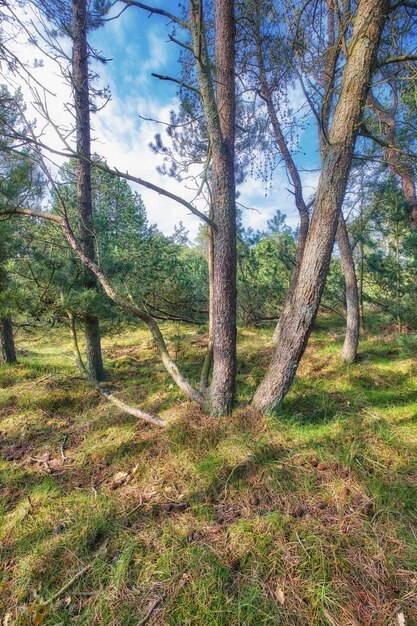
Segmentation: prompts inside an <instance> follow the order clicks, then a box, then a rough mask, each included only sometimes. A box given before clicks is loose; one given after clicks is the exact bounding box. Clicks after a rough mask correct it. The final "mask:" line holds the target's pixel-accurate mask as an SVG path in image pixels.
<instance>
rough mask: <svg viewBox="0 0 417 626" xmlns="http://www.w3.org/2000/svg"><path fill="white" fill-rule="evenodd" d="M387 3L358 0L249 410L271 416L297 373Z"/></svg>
mask: <svg viewBox="0 0 417 626" xmlns="http://www.w3.org/2000/svg"><path fill="white" fill-rule="evenodd" d="M388 7H389V3H388V2H387V1H386V0H360V2H359V5H358V9H357V13H356V17H355V22H354V27H353V33H352V40H351V43H350V46H349V54H348V57H347V60H346V64H345V67H344V70H343V78H342V86H341V93H340V96H339V99H338V102H337V105H336V108H335V112H334V116H333V119H332V123H331V127H330V132H329V136H328V143H327V145H326V146H325V147H323V150H322V153H323V162H322V172H321V176H320V180H319V184H318V189H317V196H316V206H315V210H314V212H313V216H312V218H311V223H310V229H309V233H308V236H307V241H306V245H305V249H304V255H303V259H302V262H301V268H300V273H299V278H298V281H297V284H296V286H295V289H294V290H293V292H292V293H290V294H289V296H288V298H287V301H286V304H285V307H284V310H283V312H282V314H281V317H280V320H279V323H278V332H277V335H278V336H277V345H276V347H275V349H274V353H273V356H272V360H271V364H270V366H269V368H268V370H267V373H266V375H265V378H264V379H263V381H262V382H261V384H260V385H259V387H258V389H257V391H256V393H255V395H254V398H253V405H254V406H255V407H256V408H257V409H259V410H262V411H272V410H274V409H276V408H277V407H278V406H279V404H280V403H281V401H282V399H283V398H284V396H285V395H286V393H287V392H288V390H289V388H290V386H291V383H292V381H293V379H294V376H295V374H296V371H297V368H298V364H299V362H300V359H301V357H302V355H303V353H304V350H305V347H306V345H307V341H308V338H309V335H310V332H311V329H312V325H313V322H314V320H315V317H316V314H317V310H318V307H319V304H320V299H321V296H322V293H323V289H324V285H325V280H326V276H327V273H328V269H329V263H330V256H331V252H332V248H333V243H334V238H335V234H336V228H337V222H338V217H339V212H340V210H341V206H342V202H343V199H344V195H345V190H346V183H347V179H348V175H349V170H350V166H351V162H352V155H353V148H354V143H355V139H356V134H357V128H358V124H359V121H360V118H361V114H362V109H363V106H364V104H365V101H366V97H367V94H368V90H369V84H370V79H371V73H372V67H373V63H374V60H375V56H376V52H377V50H378V45H379V40H380V36H381V33H382V29H383V26H384V23H385V20H386V16H387V13H388Z"/></svg>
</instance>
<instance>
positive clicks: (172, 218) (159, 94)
mask: <svg viewBox="0 0 417 626" xmlns="http://www.w3.org/2000/svg"><path fill="white" fill-rule="evenodd" d="M168 4H172V3H167V0H159V1H155V0H154V6H157V5H159V6H168ZM16 11H18V9H17V8H16ZM19 11H20V12H19V16H20V17H21V18H23V19H24V20H25V21H26V22H27V21H28V20H33V19H34V16H33V14H32V13H31V12H30V10H28V12H26V13H25V14H24V13H23V12H22V11H21V10H19ZM118 12H120V7H118V6H117V5H116V6H115V7H114V8H113V10H112V14H111V16H112V15H115V14H116V13H118ZM8 28H9V29H10V27H8ZM168 32H169V26H168V25H167V19H165V18H163V17H159V16H155V15H152V16H150V15H149V14H148V13H146V12H144V11H142V10H139V9H137V8H135V7H129V8H128V9H127V10H126V11H124V12H123V14H122V15H120V17H118V18H117V19H114V20H111V21H108V22H107V23H106V25H105V26H104V27H103V28H100V29H99V30H97V31H94V32H93V33H91V35H90V42H91V44H92V46H93V47H94V48H96V49H97V50H98V51H100V52H101V53H102V54H103V56H104V57H106V58H110V59H112V60H111V61H109V62H108V63H106V64H105V65H102V64H100V66H99V67H98V68H97V69H98V71H99V73H100V78H99V80H98V83H97V86H101V87H102V86H108V87H109V88H110V92H111V100H110V101H109V103H108V104H107V105H106V106H105V107H104V108H103V109H102V110H101V111H99V112H98V113H96V114H94V115H93V117H92V126H93V138H94V144H93V150H94V151H95V152H96V153H98V154H100V155H102V156H103V157H105V158H106V160H107V161H108V163H109V165H111V166H113V167H116V168H118V169H119V170H122V171H128V172H129V173H130V174H133V175H136V176H139V177H141V178H144V179H147V180H149V181H151V182H153V183H155V184H157V185H160V186H164V187H166V188H168V189H169V190H170V191H172V192H174V193H176V194H178V195H181V196H183V197H184V198H186V199H187V200H191V199H192V198H193V197H194V193H193V192H192V191H191V190H189V189H187V188H186V186H185V185H184V184H180V183H177V182H175V181H173V180H172V179H170V178H168V177H166V176H162V175H161V174H159V173H158V172H157V169H156V167H157V165H158V163H160V160H159V159H158V157H157V156H155V155H154V154H153V152H152V151H151V149H150V147H149V144H150V142H151V141H152V140H153V138H154V135H155V133H156V132H161V133H162V134H163V133H164V126H161V125H157V124H155V123H153V122H148V121H144V120H143V119H141V116H142V117H145V118H155V119H158V120H160V121H161V122H164V121H165V122H167V121H168V119H169V112H170V110H172V109H175V108H176V107H177V103H178V100H177V95H176V87H175V85H174V84H173V83H170V82H167V81H160V80H158V79H156V78H154V77H152V76H151V73H152V72H156V73H160V74H168V75H171V76H178V74H179V67H178V63H177V56H178V48H177V46H176V45H175V44H174V43H171V42H169V41H168ZM13 40H14V46H15V52H16V54H17V55H18V56H19V58H21V59H22V60H26V61H27V62H28V63H29V65H30V66H32V68H33V69H31V73H32V76H33V78H32V79H31V83H32V86H35V87H36V82H35V80H34V79H36V80H38V81H39V82H40V83H42V84H43V85H45V86H46V87H47V88H48V89H49V91H50V92H51V93H50V94H43V93H42V98H45V101H46V102H47V106H48V111H49V115H50V117H51V119H53V120H54V123H55V124H56V125H58V126H59V125H61V126H65V125H68V124H69V116H68V112H67V106H66V103H68V102H69V101H70V92H69V88H68V85H67V84H66V83H65V80H63V78H62V77H61V75H60V70H59V68H58V67H57V65H56V64H55V63H54V61H53V60H52V59H51V58H49V57H48V56H47V55H45V54H44V53H43V50H46V46H45V45H43V44H42V43H40V46H39V47H38V48H35V47H34V46H33V45H31V44H29V43H28V37H27V34H25V33H22V32H19V33H16V32H15V33H13ZM62 45H63V47H67V46H68V45H69V44H68V42H65V41H62ZM39 48H41V49H39ZM67 49H68V48H67ZM35 59H37V60H42V66H41V67H33V66H34V65H37V66H39V63H35ZM22 89H23V93H24V97H25V100H26V101H27V103H28V110H27V116H28V117H29V118H31V119H33V118H34V117H36V119H37V127H38V130H39V129H41V128H42V129H43V128H44V126H45V123H44V121H43V120H42V116H41V115H40V114H39V111H36V109H35V108H34V107H33V105H32V104H30V103H31V102H32V101H33V93H30V91H29V90H28V88H27V86H25V85H23V87H22ZM301 100H302V96H301V93H300V92H299V91H298V90H297V89H295V90H294V91H293V92H292V93H291V94H290V101H291V104H292V105H293V106H294V109H297V108H298V106H299V103H300V101H301ZM315 136H316V129H315V128H314V124H311V126H309V127H307V128H306V129H305V130H304V131H303V132H302V134H301V136H300V138H299V145H300V148H301V149H300V151H299V154H298V155H297V156H296V159H297V160H298V163H299V164H300V165H302V166H303V168H305V169H306V171H305V172H303V173H302V179H303V184H304V189H305V195H306V197H307V198H308V197H309V196H310V194H311V193H312V192H313V191H314V188H315V185H316V182H317V178H318V173H317V172H316V171H311V170H313V169H314V168H315V167H317V151H316V141H315ZM43 139H44V142H45V143H47V144H48V145H51V146H53V147H55V148H56V149H60V148H62V142H61V141H60V140H59V138H58V137H57V135H56V133H55V132H54V130H53V128H51V127H50V126H49V127H47V126H45V130H44V136H43ZM54 161H55V163H56V164H58V165H59V164H60V159H59V158H57V157H54ZM61 162H62V161H61ZM53 167H54V166H53V165H52V168H53ZM288 188H290V184H289V181H288V178H287V175H286V172H285V169H284V168H283V167H279V168H278V169H277V170H276V171H275V173H274V176H273V180H272V186H271V187H270V186H269V184H268V187H267V188H266V186H265V183H264V182H263V181H262V180H260V179H257V178H255V177H252V178H251V177H249V178H248V179H247V180H246V181H245V182H244V184H243V185H241V187H240V188H239V191H240V198H239V201H240V202H241V203H242V205H245V206H246V207H251V208H252V209H255V210H244V211H243V221H244V224H245V225H246V226H251V227H253V228H263V227H264V226H265V225H266V222H267V220H268V219H270V218H271V217H272V215H273V214H274V213H275V211H276V210H277V209H279V210H280V211H282V212H283V213H285V214H286V215H287V222H288V223H289V224H290V225H291V226H294V227H295V226H296V225H297V223H298V220H297V213H296V210H295V207H294V202H293V196H292V195H291V193H290V192H289V191H287V189H288ZM137 191H139V192H140V193H141V195H142V198H143V200H144V202H145V205H146V208H147V212H148V216H149V221H150V222H151V223H157V225H158V227H159V228H160V229H161V230H162V231H163V232H164V233H166V234H171V233H172V231H173V227H174V225H175V224H178V223H179V221H180V220H182V221H183V223H184V224H185V225H186V227H187V229H189V231H190V238H191V239H192V238H193V237H194V236H195V234H196V232H197V229H198V225H199V220H198V218H196V217H194V216H192V215H189V214H187V211H186V209H184V208H183V207H181V206H180V205H178V204H176V203H174V202H173V201H170V200H167V199H165V198H163V197H161V196H158V195H157V194H155V193H154V192H152V191H149V190H146V189H145V188H140V187H137ZM199 208H202V209H203V208H204V207H203V206H201V207H199Z"/></svg>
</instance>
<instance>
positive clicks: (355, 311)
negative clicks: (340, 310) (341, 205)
mask: <svg viewBox="0 0 417 626" xmlns="http://www.w3.org/2000/svg"><path fill="white" fill-rule="evenodd" d="M336 237H337V243H338V245H339V252H340V260H341V263H342V269H343V275H344V278H345V291H346V334H345V341H344V344H343V348H342V351H341V357H342V359H343V361H345V362H346V363H353V362H354V361H355V360H356V356H357V351H358V343H359V327H360V314H359V292H358V283H357V280H356V271H355V263H354V261H353V254H352V248H351V245H350V241H349V235H348V231H347V228H346V222H345V219H344V217H343V215H342V214H340V216H339V223H338V227H337V234H336Z"/></svg>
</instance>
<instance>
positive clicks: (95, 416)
mask: <svg viewBox="0 0 417 626" xmlns="http://www.w3.org/2000/svg"><path fill="white" fill-rule="evenodd" d="M323 325H324V328H323V329H322V330H319V331H318V332H316V334H315V336H314V337H313V340H312V342H311V345H310V347H309V349H308V351H307V354H306V356H305V358H304V360H303V364H302V367H301V371H300V376H299V379H298V381H297V382H296V384H295V385H294V388H293V390H292V391H291V393H290V395H289V397H288V398H287V400H286V401H285V403H284V406H283V407H282V409H281V410H280V412H279V414H278V415H276V416H275V417H273V418H269V419H264V418H263V417H262V416H260V415H257V414H256V413H254V412H252V411H251V410H250V409H248V408H246V407H245V405H244V404H245V400H246V399H247V398H248V397H249V396H250V394H251V393H252V391H253V389H254V386H255V385H256V383H257V381H258V380H259V378H260V376H261V375H262V368H263V366H264V364H265V363H266V362H267V358H268V351H269V349H268V337H269V331H268V332H267V331H266V330H259V331H254V330H244V331H241V332H240V355H239V356H240V362H241V366H240V370H239V400H240V402H241V405H240V407H238V408H237V409H236V411H235V413H234V415H233V416H232V418H230V419H213V418H210V417H207V416H204V415H202V414H201V413H200V412H199V411H198V410H197V409H196V408H195V407H194V406H193V405H192V404H190V403H186V402H184V401H183V399H182V397H181V395H180V394H179V392H178V391H177V390H176V388H174V387H173V386H172V385H171V384H170V381H169V380H168V378H167V376H166V374H165V372H164V371H163V369H162V368H161V366H160V365H159V363H158V362H157V360H156V357H155V354H154V351H153V348H152V346H151V344H150V343H149V338H148V336H147V335H146V333H145V332H144V331H143V332H142V331H131V330H126V332H124V333H123V334H121V335H119V336H118V337H108V338H107V339H106V341H105V356H106V359H107V363H108V365H109V369H110V371H111V375H112V379H113V381H114V382H116V383H117V386H118V387H119V388H120V393H123V395H124V397H126V398H128V399H129V400H130V401H131V402H135V401H136V402H138V403H140V405H141V406H142V407H143V408H145V409H147V410H153V411H158V412H159V413H160V414H161V415H163V416H164V417H165V418H166V419H169V420H170V422H171V425H170V427H169V428H168V429H167V430H166V431H163V432H161V431H159V430H157V429H156V428H153V427H151V426H148V425H144V424H138V423H137V422H135V421H134V420H133V419H132V418H130V417H129V416H125V415H123V414H120V413H118V412H117V411H116V410H115V409H114V408H112V407H109V406H108V405H107V404H105V403H104V402H103V401H102V400H101V399H100V398H98V397H97V395H96V393H95V392H94V391H93V390H92V389H90V388H89V387H88V385H86V383H85V382H84V381H82V380H81V379H80V378H78V377H77V375H76V371H75V369H74V365H73V363H72V362H71V359H70V352H69V344H68V342H67V339H66V337H63V336H62V331H58V330H57V331H54V332H55V334H54V335H53V336H51V335H50V336H49V337H48V338H43V339H42V340H39V338H37V337H31V336H25V337H24V338H23V339H21V342H20V344H21V345H20V347H21V348H22V349H23V350H24V351H25V352H24V355H21V356H20V364H19V365H18V366H16V367H14V368H8V369H7V368H5V367H2V368H0V415H1V421H0V490H1V505H0V557H1V560H2V566H3V567H2V574H1V578H0V614H2V620H3V623H4V624H9V625H10V624H16V625H17V624H19V625H23V624H47V625H49V624H51V625H52V624H54V625H57V624H84V625H95V624H96V625H102V624H105V625H109V626H110V625H114V626H119V625H122V626H130V625H132V626H133V625H135V626H137V625H138V624H140V623H141V621H142V620H143V619H145V618H146V623H147V624H153V625H154V626H156V625H158V626H162V625H164V624H166V625H169V626H174V625H178V626H179V625H200V626H203V625H204V626H212V625H213V626H233V625H236V626H237V625H239V626H244V625H245V626H246V625H252V626H260V625H263V624H265V625H270V624H285V625H287V626H288V625H289V626H298V625H300V626H301V625H303V626H304V625H314V626H316V625H317V626H318V625H323V626H324V625H330V626H333V625H337V626H354V625H355V626H385V625H387V626H388V625H393V626H394V625H398V624H400V623H401V622H400V621H399V620H401V618H402V616H404V619H405V623H406V625H407V626H412V625H413V624H417V550H416V548H417V535H416V521H417V505H416V502H417V498H416V496H417V464H416V447H417V382H416V362H415V359H414V358H413V354H414V355H415V350H416V340H415V337H413V336H411V335H410V336H408V337H395V336H384V337H383V339H381V337H380V336H379V335H378V334H376V335H375V336H373V335H369V336H368V337H367V338H366V339H365V340H364V341H363V343H362V346H361V359H360V361H359V362H358V364H356V365H354V366H352V367H345V366H342V365H341V364H340V362H339V360H338V357H337V351H338V349H339V347H340V340H341V334H340V329H337V328H336V329H335V328H334V326H333V322H332V321H329V320H324V321H323ZM180 330H181V342H180V343H178V340H177V338H178V335H179V334H180V333H179V330H178V327H177V325H176V326H175V328H169V327H168V328H167V331H168V333H170V332H171V334H172V343H171V345H172V346H174V344H175V349H176V350H177V352H178V357H179V359H180V361H181V362H182V363H183V364H184V369H185V370H186V371H187V373H188V374H189V375H191V376H195V377H196V378H197V377H198V372H197V367H196V366H197V364H198V362H199V360H201V358H202V356H203V344H202V342H201V341H200V339H201V337H199V336H197V337H195V336H193V334H192V332H191V331H189V330H187V329H183V328H181V329H180ZM175 342H176V343H175ZM63 444H64V445H63ZM85 568H87V569H85ZM80 572H81V574H80V575H79V576H77V575H78V574H79V573H80ZM68 583H71V584H70V585H69V586H68V588H66V589H65V586H66V585H67V584H68Z"/></svg>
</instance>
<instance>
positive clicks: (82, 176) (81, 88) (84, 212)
mask: <svg viewBox="0 0 417 626" xmlns="http://www.w3.org/2000/svg"><path fill="white" fill-rule="evenodd" d="M72 15H73V57H72V81H73V92H74V104H75V118H76V138H77V153H78V154H80V155H82V156H83V157H84V158H82V159H78V161H77V170H76V173H77V206H78V219H79V229H80V242H81V246H82V249H83V251H84V252H85V254H86V255H87V256H88V257H89V258H90V259H92V260H94V228H93V202H92V191H91V165H90V162H89V160H90V158H91V137H90V103H89V73H88V47H87V27H88V24H87V19H88V18H87V4H86V0H73V1H72ZM84 284H85V287H86V288H87V289H96V288H97V281H96V278H95V276H94V275H93V274H92V273H91V272H90V271H89V270H88V269H86V270H85V273H84ZM84 334H85V343H86V356H87V368H88V371H89V373H90V375H91V376H93V377H94V378H95V379H96V380H104V377H105V374H104V368H103V359H102V353H101V339H100V325H99V320H98V318H97V317H96V316H94V315H91V314H88V315H86V317H85V320H84Z"/></svg>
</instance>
